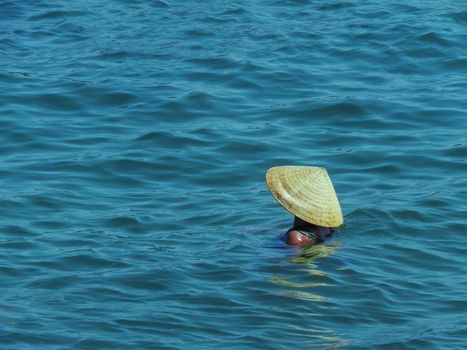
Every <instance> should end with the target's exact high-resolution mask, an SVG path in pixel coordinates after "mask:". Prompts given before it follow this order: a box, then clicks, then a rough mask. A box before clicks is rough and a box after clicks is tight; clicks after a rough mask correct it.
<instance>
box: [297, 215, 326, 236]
mask: <svg viewBox="0 0 467 350" xmlns="http://www.w3.org/2000/svg"><path fill="white" fill-rule="evenodd" d="M293 226H294V227H296V228H304V229H308V230H311V231H313V232H316V233H319V234H320V235H323V236H326V235H328V234H329V233H330V232H331V230H332V229H331V228H330V227H324V226H319V225H315V224H311V223H309V222H306V221H305V220H302V219H300V218H299V217H298V216H295V217H294V220H293Z"/></svg>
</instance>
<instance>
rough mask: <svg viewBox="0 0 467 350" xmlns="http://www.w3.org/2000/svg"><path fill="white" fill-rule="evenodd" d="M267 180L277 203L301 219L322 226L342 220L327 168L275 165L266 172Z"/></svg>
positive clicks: (334, 225)
mask: <svg viewBox="0 0 467 350" xmlns="http://www.w3.org/2000/svg"><path fill="white" fill-rule="evenodd" d="M266 183H267V185H268V187H269V190H270V191H271V193H272V195H273V196H274V198H275V199H276V200H277V201H278V202H279V204H280V205H282V206H283V207H284V208H285V209H286V210H287V211H288V212H290V213H291V214H293V215H295V216H298V217H299V218H300V219H302V220H305V221H306V222H309V223H311V224H315V225H319V226H324V227H338V226H340V225H342V224H343V222H344V218H343V216H342V209H341V206H340V204H339V200H338V199H337V195H336V192H335V191H334V187H333V186H332V182H331V179H330V178H329V175H328V172H327V171H326V169H324V168H320V167H311V166H277V167H273V168H271V169H269V170H268V171H267V172H266Z"/></svg>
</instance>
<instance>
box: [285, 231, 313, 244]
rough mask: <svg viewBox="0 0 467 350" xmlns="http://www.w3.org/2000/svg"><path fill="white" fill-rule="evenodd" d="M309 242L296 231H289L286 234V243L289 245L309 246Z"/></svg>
mask: <svg viewBox="0 0 467 350" xmlns="http://www.w3.org/2000/svg"><path fill="white" fill-rule="evenodd" d="M310 242H311V240H310V239H309V238H308V237H307V236H305V235H304V234H302V233H301V232H300V231H298V230H290V231H289V232H287V243H288V244H290V245H305V244H310Z"/></svg>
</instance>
